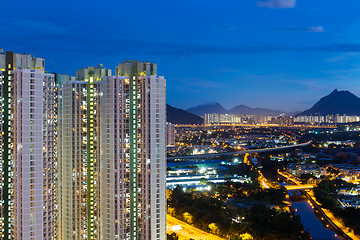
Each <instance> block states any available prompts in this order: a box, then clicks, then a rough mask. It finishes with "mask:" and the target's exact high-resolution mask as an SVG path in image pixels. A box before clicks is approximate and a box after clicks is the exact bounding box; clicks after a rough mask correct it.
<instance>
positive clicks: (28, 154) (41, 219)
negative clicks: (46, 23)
mask: <svg viewBox="0 0 360 240" xmlns="http://www.w3.org/2000/svg"><path fill="white" fill-rule="evenodd" d="M44 62H45V61H44V60H43V59H41V58H34V57H31V56H30V55H29V54H15V53H13V52H6V53H0V78H1V84H0V94H1V98H0V99H1V106H0V108H1V120H0V128H1V132H2V136H1V155H0V156H1V161H0V162H1V165H0V168H1V171H0V174H1V176H0V179H1V195H0V198H1V201H0V204H1V212H0V214H1V239H29V240H30V239H54V236H55V229H54V226H55V218H54V211H55V205H54V200H55V194H54V174H55V171H54V169H55V168H54V165H55V162H54V146H55V143H54V130H55V129H54V118H55V116H54V103H55V92H54V87H55V81H54V75H53V74H49V73H45V72H44V66H45V63H44Z"/></svg>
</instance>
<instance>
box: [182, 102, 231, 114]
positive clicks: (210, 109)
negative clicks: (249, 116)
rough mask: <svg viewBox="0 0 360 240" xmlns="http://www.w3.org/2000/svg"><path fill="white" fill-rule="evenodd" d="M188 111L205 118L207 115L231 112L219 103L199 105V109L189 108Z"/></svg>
mask: <svg viewBox="0 0 360 240" xmlns="http://www.w3.org/2000/svg"><path fill="white" fill-rule="evenodd" d="M186 111H188V112H190V113H192V114H195V115H198V116H204V114H205V113H229V110H227V109H225V108H224V107H223V106H222V105H221V104H220V103H217V102H215V103H207V104H203V105H199V106H197V107H193V108H189V109H187V110H186Z"/></svg>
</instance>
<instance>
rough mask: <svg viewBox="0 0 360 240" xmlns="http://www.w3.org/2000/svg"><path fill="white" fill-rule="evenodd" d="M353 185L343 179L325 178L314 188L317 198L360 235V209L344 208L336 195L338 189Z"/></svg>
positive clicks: (323, 205)
mask: <svg viewBox="0 0 360 240" xmlns="http://www.w3.org/2000/svg"><path fill="white" fill-rule="evenodd" d="M353 186H354V185H353V184H351V183H348V182H345V181H343V180H341V179H336V180H323V181H321V182H320V183H319V184H318V186H317V187H316V188H314V194H315V197H316V200H317V201H318V202H320V203H321V205H322V207H324V208H326V209H329V210H330V211H331V212H332V213H333V214H334V215H335V216H336V217H338V218H340V219H341V220H342V221H343V222H344V224H345V226H346V227H349V228H352V229H354V232H355V234H357V235H360V209H358V208H342V207H341V206H340V203H339V202H338V201H337V200H336V196H335V191H336V189H338V188H347V187H353Z"/></svg>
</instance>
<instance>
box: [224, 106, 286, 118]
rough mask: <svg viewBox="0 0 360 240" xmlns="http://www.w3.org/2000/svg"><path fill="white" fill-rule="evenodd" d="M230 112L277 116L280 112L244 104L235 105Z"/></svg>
mask: <svg viewBox="0 0 360 240" xmlns="http://www.w3.org/2000/svg"><path fill="white" fill-rule="evenodd" d="M229 112H230V113H232V114H244V115H268V116H278V115H280V114H281V113H282V112H281V111H278V110H272V109H266V108H256V107H255V108H253V107H248V106H246V105H243V104H241V105H239V106H236V107H234V108H232V109H230V111H229Z"/></svg>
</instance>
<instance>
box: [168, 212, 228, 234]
mask: <svg viewBox="0 0 360 240" xmlns="http://www.w3.org/2000/svg"><path fill="white" fill-rule="evenodd" d="M166 218H167V220H166V223H167V227H168V230H167V233H168V234H171V233H172V232H175V233H176V234H177V235H178V236H179V239H180V240H182V239H184V240H185V239H190V238H192V239H195V240H205V239H206V240H224V238H221V237H218V236H216V235H213V234H210V233H207V232H204V231H202V230H200V229H198V228H195V227H193V226H190V225H189V224H187V223H185V222H183V221H180V220H179V219H177V218H174V217H172V216H170V215H169V214H167V216H166ZM176 225H181V228H182V229H181V230H176V231H173V230H171V227H172V226H176Z"/></svg>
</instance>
